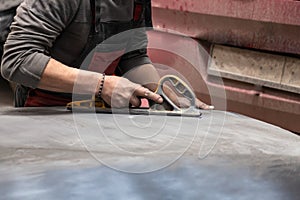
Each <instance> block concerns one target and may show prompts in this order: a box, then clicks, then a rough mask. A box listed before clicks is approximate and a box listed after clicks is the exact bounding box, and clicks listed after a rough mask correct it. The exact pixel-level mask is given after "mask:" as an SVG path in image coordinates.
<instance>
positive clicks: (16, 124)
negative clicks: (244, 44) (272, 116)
mask: <svg viewBox="0 0 300 200" xmlns="http://www.w3.org/2000/svg"><path fill="white" fill-rule="evenodd" d="M0 110H1V111H0V113H1V115H0V133H1V134H0V177H1V178H0V199H26V200H27V199H96V198H97V199H199V198H201V199H272V200H273V199H298V197H299V195H300V192H299V189H298V188H299V186H300V159H299V155H300V139H299V137H298V136H296V135H293V134H291V133H290V132H288V131H285V130H283V129H280V128H277V127H275V126H272V125H269V124H266V123H263V122H260V121H257V120H254V119H251V118H248V117H245V116H241V115H236V114H233V113H227V114H226V113H224V112H220V111H213V112H204V113H203V117H202V118H201V119H196V118H195V119H191V118H187V119H185V118H184V119H181V118H176V117H158V116H153V117H151V118H149V117H147V116H128V115H108V114H102V115H94V114H92V113H91V114H89V113H81V114H76V115H72V114H71V113H70V112H68V111H66V110H65V109H64V108H31V109H28V108H27V109H17V110H16V109H13V108H11V107H10V106H7V105H3V106H2V107H1V109H0ZM149 121H151V123H150V124H149ZM161 127H162V128H161ZM99 130H101V133H104V135H105V134H106V136H108V137H110V139H111V140H110V141H113V143H114V145H116V146H119V147H122V149H125V150H126V151H121V152H120V151H119V149H118V148H114V146H112V145H111V144H110V142H107V140H106V139H107V138H105V137H104V136H103V134H99ZM154 130H159V131H158V132H159V134H160V136H158V135H153V132H155V131H154ZM174 132H176V133H177V134H175V135H174V134H173V133H174ZM124 133H129V134H130V135H126V134H124ZM148 136H149V137H148ZM137 137H141V138H147V137H148V138H147V139H144V140H142V143H139V142H140V141H139V140H137V139H136V138H137ZM141 138H140V139H141ZM174 138H175V139H174ZM169 141H172V143H168V142H169ZM143 142H144V143H143ZM166 142H167V143H166ZM191 142H192V143H191ZM156 145H158V146H159V145H162V146H164V145H165V146H167V148H165V149H161V150H159V151H157V152H155V150H157V149H159V148H158V146H156ZM186 147H187V148H186ZM88 150H89V151H88ZM182 152H184V154H183V155H182ZM139 153H141V154H139ZM174 159H177V160H174ZM130 170H132V171H130ZM143 170H144V172H147V171H148V172H149V173H140V174H132V173H126V172H124V171H127V172H128V171H129V172H143Z"/></svg>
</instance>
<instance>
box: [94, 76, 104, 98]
mask: <svg viewBox="0 0 300 200" xmlns="http://www.w3.org/2000/svg"><path fill="white" fill-rule="evenodd" d="M104 81H105V73H103V74H102V79H101V82H100V85H99V89H98V92H97V94H96V98H97V99H101V94H102V90H103V86H104Z"/></svg>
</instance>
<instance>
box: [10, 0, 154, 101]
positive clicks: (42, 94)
mask: <svg viewBox="0 0 300 200" xmlns="http://www.w3.org/2000/svg"><path fill="white" fill-rule="evenodd" d="M100 1H101V0H90V4H91V10H92V25H91V30H90V33H89V36H88V42H87V44H86V46H85V48H84V50H83V51H82V53H81V55H80V57H79V58H77V59H76V60H75V61H74V63H73V64H72V66H75V67H78V68H79V67H80V68H81V69H84V70H89V71H94V72H99V73H105V74H108V75H113V74H115V72H116V67H117V66H118V64H119V61H120V58H121V56H131V54H132V55H133V54H135V53H136V52H135V51H133V52H129V53H126V54H125V55H124V53H125V52H126V46H127V41H128V40H130V38H128V35H127V36H126V34H125V36H122V35H121V36H120V37H116V39H113V40H109V39H108V38H111V37H112V36H114V35H117V34H118V33H121V32H124V31H127V30H130V29H134V28H137V27H140V26H141V23H144V24H143V26H145V27H151V26H152V21H151V0H139V1H137V0H136V1H135V4H134V13H133V20H131V21H128V22H105V23H104V22H100ZM107 39H108V40H107ZM103 41H104V42H103ZM15 94H16V95H15V106H16V107H23V106H25V107H38V106H65V105H66V104H67V103H69V102H70V101H72V94H66V93H57V92H50V91H46V90H41V89H28V88H25V87H24V86H20V85H19V86H17V89H16V93H15ZM24 94H27V95H25V96H24Z"/></svg>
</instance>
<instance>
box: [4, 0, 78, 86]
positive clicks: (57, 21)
mask: <svg viewBox="0 0 300 200" xmlns="http://www.w3.org/2000/svg"><path fill="white" fill-rule="evenodd" d="M79 1H80V0H25V1H24V2H23V3H22V4H21V5H20V6H19V8H18V10H17V15H16V16H15V18H14V22H13V23H12V25H11V32H10V34H9V35H8V38H7V41H6V43H5V46H4V54H3V59H2V64H1V73H2V76H3V77H4V78H6V79H8V80H10V81H13V82H16V83H20V84H22V85H25V86H28V87H31V88H36V87H37V85H38V83H39V81H40V79H41V76H42V74H43V71H44V69H45V67H46V66H47V64H48V62H49V60H50V53H49V50H50V49H51V47H52V46H53V43H54V42H55V40H56V38H57V37H59V35H60V34H61V33H62V32H63V30H64V29H65V27H66V26H67V25H68V24H69V23H70V22H71V20H72V19H73V17H74V16H75V14H76V10H77V9H78V6H79Z"/></svg>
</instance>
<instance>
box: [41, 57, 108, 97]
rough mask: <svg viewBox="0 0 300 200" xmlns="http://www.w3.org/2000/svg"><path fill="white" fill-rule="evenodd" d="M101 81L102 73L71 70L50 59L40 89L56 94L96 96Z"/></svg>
mask: <svg viewBox="0 0 300 200" xmlns="http://www.w3.org/2000/svg"><path fill="white" fill-rule="evenodd" d="M101 79H102V74H100V73H96V72H90V71H83V70H79V69H76V68H71V67H68V66H66V65H64V64H62V63H60V62H58V61H56V60H54V59H50V61H49V62H48V64H47V66H46V68H45V70H44V72H43V74H42V77H41V80H40V82H39V84H38V88H40V89H44V90H49V91H54V92H64V93H73V92H75V93H78V94H95V93H96V91H97V89H98V87H99V86H98V84H99V82H100V80H101ZM74 86H75V87H74Z"/></svg>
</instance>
